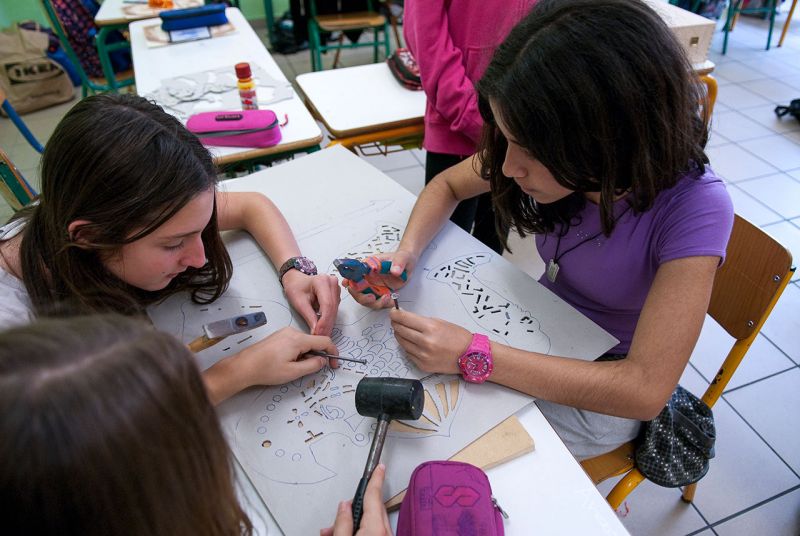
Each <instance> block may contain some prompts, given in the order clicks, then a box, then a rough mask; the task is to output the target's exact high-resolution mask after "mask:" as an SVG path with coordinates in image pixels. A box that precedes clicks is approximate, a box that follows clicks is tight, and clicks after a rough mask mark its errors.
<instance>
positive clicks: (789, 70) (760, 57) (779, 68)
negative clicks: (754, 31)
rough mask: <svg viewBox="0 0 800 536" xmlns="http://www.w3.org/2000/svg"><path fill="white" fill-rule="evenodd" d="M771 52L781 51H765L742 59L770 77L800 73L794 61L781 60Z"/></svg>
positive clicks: (746, 64) (745, 63) (749, 65)
mask: <svg viewBox="0 0 800 536" xmlns="http://www.w3.org/2000/svg"><path fill="white" fill-rule="evenodd" d="M764 41H765V42H766V39H764ZM776 44H777V43H776ZM770 52H778V53H780V51H773V50H770V51H764V52H763V53H757V54H756V55H754V56H751V57H750V58H749V59H747V60H744V61H742V63H743V64H744V65H745V66H747V67H750V68H752V69H755V70H756V71H761V72H762V73H764V74H766V75H767V76H769V77H770V78H781V77H784V76H796V75H798V74H800V69H798V68H797V67H795V66H794V65H792V62H787V61H781V59H779V58H778V57H777V56H776V57H770V55H769V53H770Z"/></svg>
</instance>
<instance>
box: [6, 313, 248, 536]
mask: <svg viewBox="0 0 800 536" xmlns="http://www.w3.org/2000/svg"><path fill="white" fill-rule="evenodd" d="M233 478H234V477H233V465H232V460H231V454H230V450H229V448H228V445H227V443H226V442H225V439H224V437H223V435H222V430H221V429H220V425H219V421H218V419H217V415H216V413H215V411H214V408H213V407H212V405H211V403H210V402H209V399H208V396H207V394H206V390H205V386H204V384H203V380H202V378H201V376H200V371H199V370H198V368H197V365H196V364H195V361H194V357H193V355H192V354H191V353H190V352H189V350H188V349H187V348H186V347H184V346H183V345H182V344H180V342H178V341H177V340H176V339H174V338H173V337H171V336H169V335H167V334H165V333H160V332H158V331H156V330H155V329H153V328H152V327H150V326H149V325H147V324H146V323H145V322H144V321H141V320H137V319H133V318H126V317H123V316H119V315H107V316H101V315H98V316H94V317H91V316H90V317H73V318H70V319H44V320H39V321H37V322H36V323H35V324H32V325H29V326H25V327H22V328H16V329H12V330H9V331H6V332H4V333H2V334H0V501H2V503H1V504H2V505H3V511H4V516H3V525H4V529H5V530H6V531H7V532H8V533H9V534H61V535H67V536H69V535H75V536H91V535H98V536H99V535H104V536H108V535H110V536H117V535H123V534H124V535H128V534H130V535H134V534H152V535H170V536H172V535H176V534H187V535H188V534H192V535H195V534H202V535H214V536H217V535H219V536H222V535H226V536H232V535H239V534H249V533H251V530H252V525H251V523H250V521H249V519H248V518H247V516H246V515H245V513H244V512H243V510H242V508H241V506H240V505H239V503H238V501H237V498H236V493H235V490H234V480H233Z"/></svg>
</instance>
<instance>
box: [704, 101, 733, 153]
mask: <svg viewBox="0 0 800 536" xmlns="http://www.w3.org/2000/svg"><path fill="white" fill-rule="evenodd" d="M718 113H719V109H717V108H716V107H715V109H714V118H713V119H712V120H711V127H712V130H711V132H709V134H708V142H707V143H706V149H710V148H712V147H719V146H720V145H728V144H729V143H731V140H729V139H728V138H726V137H725V136H723V135H722V134H720V133H719V132H717V131H715V130H713V128H714V125H715V122H716V120H717V114H718Z"/></svg>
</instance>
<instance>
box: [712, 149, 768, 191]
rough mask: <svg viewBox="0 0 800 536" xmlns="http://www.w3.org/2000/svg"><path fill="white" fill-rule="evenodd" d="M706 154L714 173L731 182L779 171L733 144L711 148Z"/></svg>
mask: <svg viewBox="0 0 800 536" xmlns="http://www.w3.org/2000/svg"><path fill="white" fill-rule="evenodd" d="M706 153H707V154H708V158H709V161H710V162H711V167H713V168H714V171H716V172H717V174H718V175H720V176H721V177H722V178H724V179H725V180H728V181H730V182H736V181H740V180H743V179H751V178H754V177H762V176H764V175H770V174H773V173H776V172H777V171H779V170H778V169H776V168H775V167H774V166H772V165H770V164H768V163H767V162H765V161H764V160H762V159H760V158H758V157H757V156H755V155H753V154H752V153H750V152H748V151H745V150H743V149H742V147H741V146H739V145H737V144H733V143H732V144H729V145H721V146H719V147H711V148H710V149H708V150H707V151H706Z"/></svg>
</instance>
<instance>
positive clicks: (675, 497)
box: [598, 479, 706, 536]
mask: <svg viewBox="0 0 800 536" xmlns="http://www.w3.org/2000/svg"><path fill="white" fill-rule="evenodd" d="M617 480H618V479H611V480H607V481H605V482H603V483H602V484H600V485H599V486H598V489H599V490H600V493H601V494H602V495H604V496H605V495H608V493H609V492H610V491H611V489H612V488H613V487H614V484H616V482H617ZM617 513H618V515H620V518H621V521H622V524H623V525H625V528H626V529H628V532H630V533H631V535H632V536H649V535H652V534H658V535H659V536H684V535H685V534H689V533H691V532H694V531H696V530H699V529H701V528H703V527H705V526H706V522H705V521H704V520H703V518H702V517H700V514H698V513H697V510H695V509H694V507H692V505H690V504H686V503H685V502H683V501H682V500H681V492H680V490H677V489H671V488H663V487H661V486H658V485H656V484H653V483H652V482H650V481H644V482H642V483H641V484H639V486H637V488H636V489H634V490H633V491H632V492H631V494H630V495H628V497H627V498H626V499H625V502H623V504H622V506H620V508H619V509H618V510H617Z"/></svg>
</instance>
